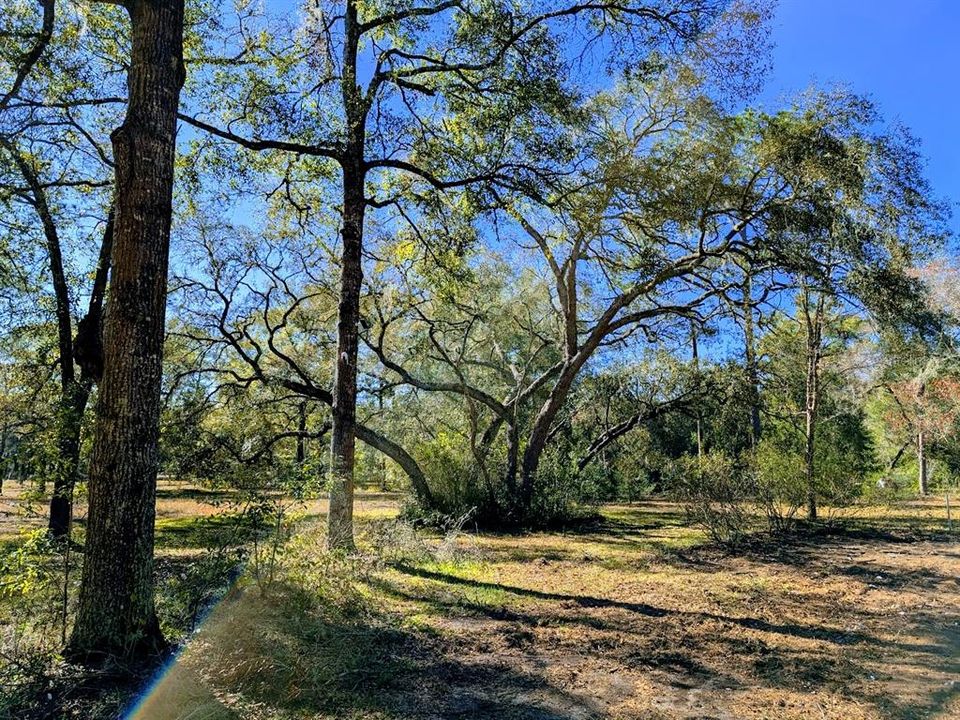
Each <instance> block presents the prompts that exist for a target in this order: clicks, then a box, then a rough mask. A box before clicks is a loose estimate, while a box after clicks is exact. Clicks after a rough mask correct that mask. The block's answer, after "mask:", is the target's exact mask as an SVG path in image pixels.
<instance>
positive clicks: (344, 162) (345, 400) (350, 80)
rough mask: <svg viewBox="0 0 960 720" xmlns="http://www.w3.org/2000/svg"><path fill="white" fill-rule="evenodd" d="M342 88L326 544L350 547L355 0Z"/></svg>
mask: <svg viewBox="0 0 960 720" xmlns="http://www.w3.org/2000/svg"><path fill="white" fill-rule="evenodd" d="M343 32H344V43H343V48H344V49H343V78H342V79H341V90H342V95H343V106H344V113H345V116H346V120H347V129H346V132H347V142H346V144H345V148H344V153H343V157H342V159H341V166H342V172H343V229H342V231H341V235H342V238H343V249H342V251H341V256H340V302H339V306H338V313H337V360H336V370H335V372H334V379H333V432H332V433H331V441H330V510H329V514H328V516H327V545H328V547H330V548H331V549H340V550H348V551H349V550H352V549H353V547H354V544H353V471H354V459H355V453H356V420H357V350H358V343H359V337H358V334H357V325H358V324H359V322H360V286H361V284H362V282H363V263H362V252H363V220H364V215H365V214H366V209H367V200H366V197H365V195H364V190H365V188H364V184H365V182H366V162H365V142H366V107H365V100H364V98H363V96H362V95H361V93H360V88H359V87H358V86H357V51H358V46H359V40H360V24H359V19H358V14H357V3H356V0H348V1H347V4H346V8H345V10H344V30H343Z"/></svg>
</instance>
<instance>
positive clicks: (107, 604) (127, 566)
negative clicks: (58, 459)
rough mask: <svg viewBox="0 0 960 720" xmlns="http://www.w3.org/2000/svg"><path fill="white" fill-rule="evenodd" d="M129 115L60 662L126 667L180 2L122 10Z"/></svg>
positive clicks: (139, 557)
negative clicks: (76, 573) (118, 662)
mask: <svg viewBox="0 0 960 720" xmlns="http://www.w3.org/2000/svg"><path fill="white" fill-rule="evenodd" d="M126 7H127V9H128V11H129V13H130V19H131V37H132V47H131V58H130V68H129V72H128V77H127V87H128V92H129V97H128V103H127V115H126V118H125V119H124V122H123V124H122V125H121V126H120V127H119V128H117V130H115V131H114V133H113V135H112V140H113V152H114V159H115V162H116V221H115V228H114V244H113V272H112V273H111V277H110V313H109V314H108V317H107V322H106V328H105V337H104V351H105V353H104V370H103V380H102V382H101V385H100V396H99V403H98V406H97V421H96V427H95V432H94V443H93V455H92V458H91V462H90V478H89V489H90V490H89V492H90V507H89V516H88V522H87V539H86V559H85V562H84V566H83V578H82V581H81V586H80V598H79V609H78V613H77V619H76V623H75V625H74V629H73V635H72V637H71V639H70V645H69V652H70V653H71V654H72V655H74V656H80V657H86V658H93V657H97V656H102V655H108V656H116V655H119V656H121V657H125V658H131V659H133V658H136V657H137V656H138V655H140V654H142V653H145V652H152V651H156V650H159V649H160V648H162V647H163V645H164V641H163V637H162V634H161V632H160V626H159V623H158V622H157V617H156V613H155V611H154V597H153V592H154V584H153V534H154V520H155V512H156V508H155V501H156V481H157V465H158V435H159V416H160V383H161V374H162V353H163V339H164V316H165V310H166V293H167V268H168V258H169V249H170V221H171V214H172V202H173V172H174V153H175V149H176V113H177V105H178V103H179V96H180V88H181V86H182V85H183V80H184V66H183V14H184V3H183V0H131V1H130V2H129V3H128V4H127V5H126Z"/></svg>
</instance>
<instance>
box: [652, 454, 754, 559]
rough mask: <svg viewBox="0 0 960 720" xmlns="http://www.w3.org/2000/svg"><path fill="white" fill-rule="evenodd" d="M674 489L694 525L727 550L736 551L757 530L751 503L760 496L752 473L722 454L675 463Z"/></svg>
mask: <svg viewBox="0 0 960 720" xmlns="http://www.w3.org/2000/svg"><path fill="white" fill-rule="evenodd" d="M670 473H671V475H672V477H671V485H672V487H673V488H674V492H675V494H676V496H677V498H678V500H679V501H680V502H682V503H683V505H684V507H685V508H686V511H687V516H688V518H689V519H690V522H692V523H694V524H696V525H698V526H699V527H701V528H702V529H703V530H704V531H705V532H706V533H707V534H708V535H709V536H710V538H711V539H712V540H713V541H714V542H716V543H718V544H720V545H724V546H726V547H736V546H737V545H739V544H740V543H741V542H743V540H744V539H745V538H746V537H747V535H748V534H749V533H750V531H751V530H752V529H753V527H754V520H753V517H752V514H751V512H750V508H749V503H750V502H752V501H753V499H754V498H755V496H756V489H755V483H754V476H753V473H752V471H751V469H750V468H749V467H748V466H746V465H745V464H743V463H742V462H741V461H738V460H737V459H735V458H731V457H730V456H728V455H726V454H725V453H723V452H720V451H713V452H708V453H704V454H703V455H702V456H700V457H695V456H689V455H687V456H684V457H682V458H679V459H678V460H677V461H675V462H674V463H673V464H672V466H671V468H670Z"/></svg>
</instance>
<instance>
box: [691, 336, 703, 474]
mask: <svg viewBox="0 0 960 720" xmlns="http://www.w3.org/2000/svg"><path fill="white" fill-rule="evenodd" d="M690 352H691V354H692V356H693V371H694V372H695V373H697V375H698V376H699V375H700V348H699V346H698V345H697V328H696V327H695V326H694V324H693V323H692V322H691V323H690ZM697 457H698V458H699V457H703V413H702V412H701V410H700V403H699V402H698V403H697Z"/></svg>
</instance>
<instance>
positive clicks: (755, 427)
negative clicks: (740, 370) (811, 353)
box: [743, 267, 762, 447]
mask: <svg viewBox="0 0 960 720" xmlns="http://www.w3.org/2000/svg"><path fill="white" fill-rule="evenodd" d="M755 335H756V333H755V331H754V324H753V276H752V274H751V271H750V268H749V267H748V268H746V269H745V270H744V279H743V347H744V355H745V358H744V359H745V361H746V370H747V382H748V383H749V384H750V437H751V441H752V443H753V446H754V447H756V446H757V445H758V444H759V443H760V432H761V429H762V428H761V425H760V372H759V369H758V368H757V348H756V337H755Z"/></svg>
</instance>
